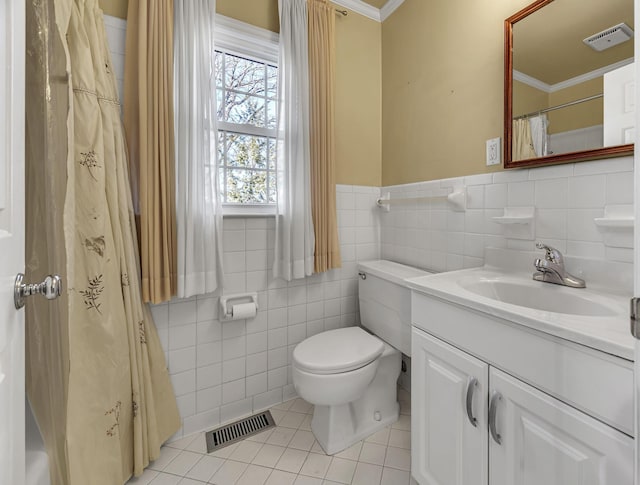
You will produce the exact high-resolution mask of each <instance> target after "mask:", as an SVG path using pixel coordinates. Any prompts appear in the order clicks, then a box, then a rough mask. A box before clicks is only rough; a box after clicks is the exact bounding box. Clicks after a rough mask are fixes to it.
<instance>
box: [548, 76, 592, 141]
mask: <svg viewBox="0 0 640 485" xmlns="http://www.w3.org/2000/svg"><path fill="white" fill-rule="evenodd" d="M603 89H604V78H602V77H600V78H598V79H592V80H590V81H586V82H584V83H581V84H578V85H576V86H571V87H570V88H567V89H562V90H560V91H556V92H554V93H549V106H558V105H560V104H564V103H568V102H570V101H575V100H576V99H582V98H586V97H589V96H593V95H594V94H602V92H603ZM603 120H604V103H603V102H602V98H600V99H594V100H593V101H586V102H584V103H580V104H576V105H574V106H569V107H567V108H562V109H559V110H557V111H550V112H549V134H554V133H562V132H563V131H569V130H577V129H579V128H587V127H589V126H595V125H601V124H602V123H603Z"/></svg>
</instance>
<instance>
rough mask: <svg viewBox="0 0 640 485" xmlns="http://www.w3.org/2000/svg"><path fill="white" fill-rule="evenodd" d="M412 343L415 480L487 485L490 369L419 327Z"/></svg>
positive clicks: (425, 483) (430, 484) (431, 483)
mask: <svg viewBox="0 0 640 485" xmlns="http://www.w3.org/2000/svg"><path fill="white" fill-rule="evenodd" d="M411 341H412V345H411V369H412V374H411V412H412V416H411V450H412V451H411V454H412V457H411V458H412V473H413V477H414V478H415V479H416V480H417V481H418V483H420V484H421V485H453V484H455V485H486V484H487V479H488V469H487V467H488V465H489V462H488V459H489V442H488V440H487V403H488V401H487V392H488V389H489V365H488V364H486V363H484V362H482V361H481V360H478V359H476V358H475V357H472V356H471V355H469V354H467V353H465V352H462V351H460V350H458V349H456V348H455V347H452V346H450V345H448V344H446V343H444V342H442V341H441V340H438V339H436V338H434V337H432V336H430V335H428V334H426V333H425V332H422V331H421V330H417V329H415V328H414V329H413V333H412V336H411Z"/></svg>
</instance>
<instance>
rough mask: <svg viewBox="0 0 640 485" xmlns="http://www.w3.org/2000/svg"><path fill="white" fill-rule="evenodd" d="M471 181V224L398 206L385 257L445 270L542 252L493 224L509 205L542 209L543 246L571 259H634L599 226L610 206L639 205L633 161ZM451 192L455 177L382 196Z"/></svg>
mask: <svg viewBox="0 0 640 485" xmlns="http://www.w3.org/2000/svg"><path fill="white" fill-rule="evenodd" d="M464 183H465V184H466V190H467V210H466V212H464V213H463V214H464V216H463V220H462V219H458V218H459V217H460V214H461V213H459V212H455V211H454V210H453V208H452V206H450V205H449V204H447V203H446V202H443V201H440V200H433V201H428V202H419V203H414V204H403V205H395V206H394V205H392V206H391V210H390V211H389V212H383V213H381V214H380V234H381V255H382V258H384V259H391V260H394V261H398V262H401V263H405V264H409V265H413V266H418V267H421V268H426V269H431V270H435V271H445V270H452V269H457V268H458V267H460V266H461V267H465V268H468V267H475V266H480V265H482V264H483V261H484V259H483V258H484V248H485V247H489V246H493V247H498V248H510V249H519V250H526V251H535V250H536V249H535V240H531V241H529V240H519V239H510V238H507V237H505V236H504V234H505V233H504V227H503V226H500V225H499V224H496V223H495V222H494V221H493V220H492V218H493V217H497V216H502V215H503V212H504V208H505V207H535V210H536V212H535V237H536V240H544V241H545V242H546V243H548V244H550V245H552V246H555V247H557V248H558V249H560V250H561V251H563V252H565V253H566V254H567V255H569V256H581V257H587V258H592V259H605V260H610V261H618V262H628V263H630V262H632V260H633V258H632V256H633V254H632V249H629V248H613V247H606V246H605V243H604V237H603V233H602V232H601V230H600V229H599V228H598V227H597V226H596V225H595V223H594V221H593V219H594V218H597V217H603V215H604V206H605V204H614V203H621V204H624V203H626V204H630V203H632V202H633V158H632V157H625V158H620V159H611V160H597V161H592V162H581V163H576V164H565V165H559V166H553V167H542V168H533V169H523V170H510V171H503V172H496V173H494V174H481V175H475V176H468V177H465V178H464ZM447 186H449V187H455V186H457V185H456V181H455V179H447V180H441V181H429V182H424V183H417V184H416V183H412V184H407V185H404V186H397V185H396V186H390V187H382V188H381V193H382V194H385V193H387V192H389V193H390V194H391V198H409V197H416V196H422V195H438V192H437V189H436V187H440V188H442V187H447ZM422 222H426V225H422ZM416 229H418V230H416ZM461 248H462V249H461Z"/></svg>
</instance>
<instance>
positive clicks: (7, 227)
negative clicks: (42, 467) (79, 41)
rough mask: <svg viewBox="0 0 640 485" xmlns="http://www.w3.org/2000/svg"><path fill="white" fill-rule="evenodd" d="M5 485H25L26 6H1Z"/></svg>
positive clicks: (0, 333) (0, 471) (0, 465)
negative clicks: (21, 287) (19, 279)
mask: <svg viewBox="0 0 640 485" xmlns="http://www.w3.org/2000/svg"><path fill="white" fill-rule="evenodd" d="M0 32H2V42H0V483H1V484H16V485H19V484H22V483H24V476H25V469H24V467H25V465H24V455H25V451H24V375H25V374H24V310H20V311H18V310H16V309H15V307H14V304H13V284H14V279H15V277H16V274H17V273H19V272H24V97H25V91H24V90H25V87H24V62H25V41H24V36H25V5H24V2H23V1H22V0H2V1H1V2H0Z"/></svg>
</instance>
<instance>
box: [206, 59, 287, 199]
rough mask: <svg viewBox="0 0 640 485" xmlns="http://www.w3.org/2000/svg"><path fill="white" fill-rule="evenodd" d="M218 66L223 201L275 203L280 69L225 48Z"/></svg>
mask: <svg viewBox="0 0 640 485" xmlns="http://www.w3.org/2000/svg"><path fill="white" fill-rule="evenodd" d="M215 67H216V95H217V107H218V139H217V144H218V147H217V149H218V170H219V182H220V194H221V199H222V202H223V203H225V204H245V205H267V204H275V202H276V129H277V111H278V106H277V99H276V98H277V93H278V90H277V81H278V70H277V67H276V65H275V64H274V63H271V62H268V61H264V60H258V59H256V58H249V57H246V56H241V55H237V54H234V53H230V52H227V51H224V50H218V51H216V58H215Z"/></svg>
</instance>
